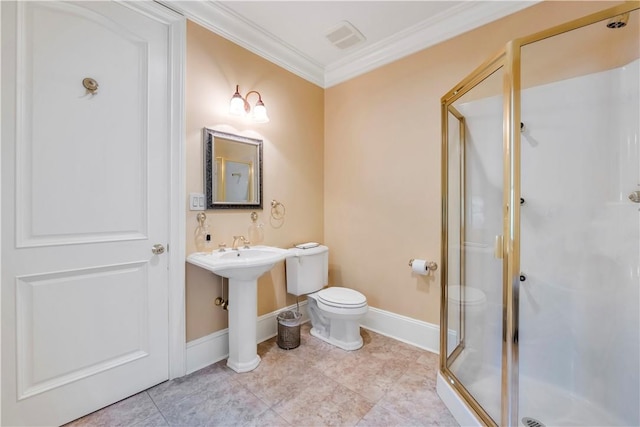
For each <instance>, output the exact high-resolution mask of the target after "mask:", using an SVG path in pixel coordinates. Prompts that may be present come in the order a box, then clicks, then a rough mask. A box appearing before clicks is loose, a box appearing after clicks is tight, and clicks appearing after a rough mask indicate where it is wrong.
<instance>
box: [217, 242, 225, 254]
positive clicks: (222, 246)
mask: <svg viewBox="0 0 640 427" xmlns="http://www.w3.org/2000/svg"><path fill="white" fill-rule="evenodd" d="M226 247H227V244H226V243H220V244H219V245H218V252H225V251H226V249H225V248H226Z"/></svg>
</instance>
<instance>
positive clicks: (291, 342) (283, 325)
mask: <svg viewBox="0 0 640 427" xmlns="http://www.w3.org/2000/svg"><path fill="white" fill-rule="evenodd" d="M277 319H278V347H280V348H283V349H285V350H291V349H292V348H296V347H298V346H299V345H300V323H301V320H302V313H300V312H299V311H291V310H285V311H282V312H280V313H279V314H278V317H277Z"/></svg>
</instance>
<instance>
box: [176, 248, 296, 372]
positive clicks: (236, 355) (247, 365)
mask: <svg viewBox="0 0 640 427" xmlns="http://www.w3.org/2000/svg"><path fill="white" fill-rule="evenodd" d="M289 255H290V252H289V251H288V250H287V249H280V248H274V247H272V246H253V247H251V248H248V249H239V250H233V249H227V250H226V251H224V252H218V251H214V252H212V253H209V252H197V253H194V254H191V255H189V256H188V257H187V262H189V263H190V264H193V265H197V266H198V267H202V268H204V269H206V270H209V271H211V272H213V273H215V274H217V275H218V276H222V277H227V278H228V279H229V308H228V310H229V358H228V359H227V366H228V367H229V368H231V369H233V370H234V371H236V372H249V371H251V370H253V369H255V368H257V367H258V365H259V364H260V356H258V352H257V348H258V346H257V321H258V310H257V305H258V277H260V276H262V275H263V274H264V273H266V272H267V271H269V270H271V269H272V268H273V266H274V265H276V263H278V262H280V261H282V260H284V259H285V258H286V257H287V256H289Z"/></svg>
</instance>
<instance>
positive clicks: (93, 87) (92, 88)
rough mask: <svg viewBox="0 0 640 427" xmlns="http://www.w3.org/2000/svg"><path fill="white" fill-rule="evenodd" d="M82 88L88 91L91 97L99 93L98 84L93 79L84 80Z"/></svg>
mask: <svg viewBox="0 0 640 427" xmlns="http://www.w3.org/2000/svg"><path fill="white" fill-rule="evenodd" d="M82 86H84V88H85V89H87V92H88V93H90V94H91V95H95V94H96V93H98V82H97V81H95V80H94V79H92V78H91V77H86V78H84V79H83V80H82Z"/></svg>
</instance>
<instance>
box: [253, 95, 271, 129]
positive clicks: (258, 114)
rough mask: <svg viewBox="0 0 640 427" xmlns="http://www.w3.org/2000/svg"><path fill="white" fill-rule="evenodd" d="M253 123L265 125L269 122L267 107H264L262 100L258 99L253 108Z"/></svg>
mask: <svg viewBox="0 0 640 427" xmlns="http://www.w3.org/2000/svg"><path fill="white" fill-rule="evenodd" d="M253 121H254V122H256V123H267V122H268V121H269V116H268V115H267V107H265V106H264V103H263V102H262V99H258V102H256V106H255V107H253Z"/></svg>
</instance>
